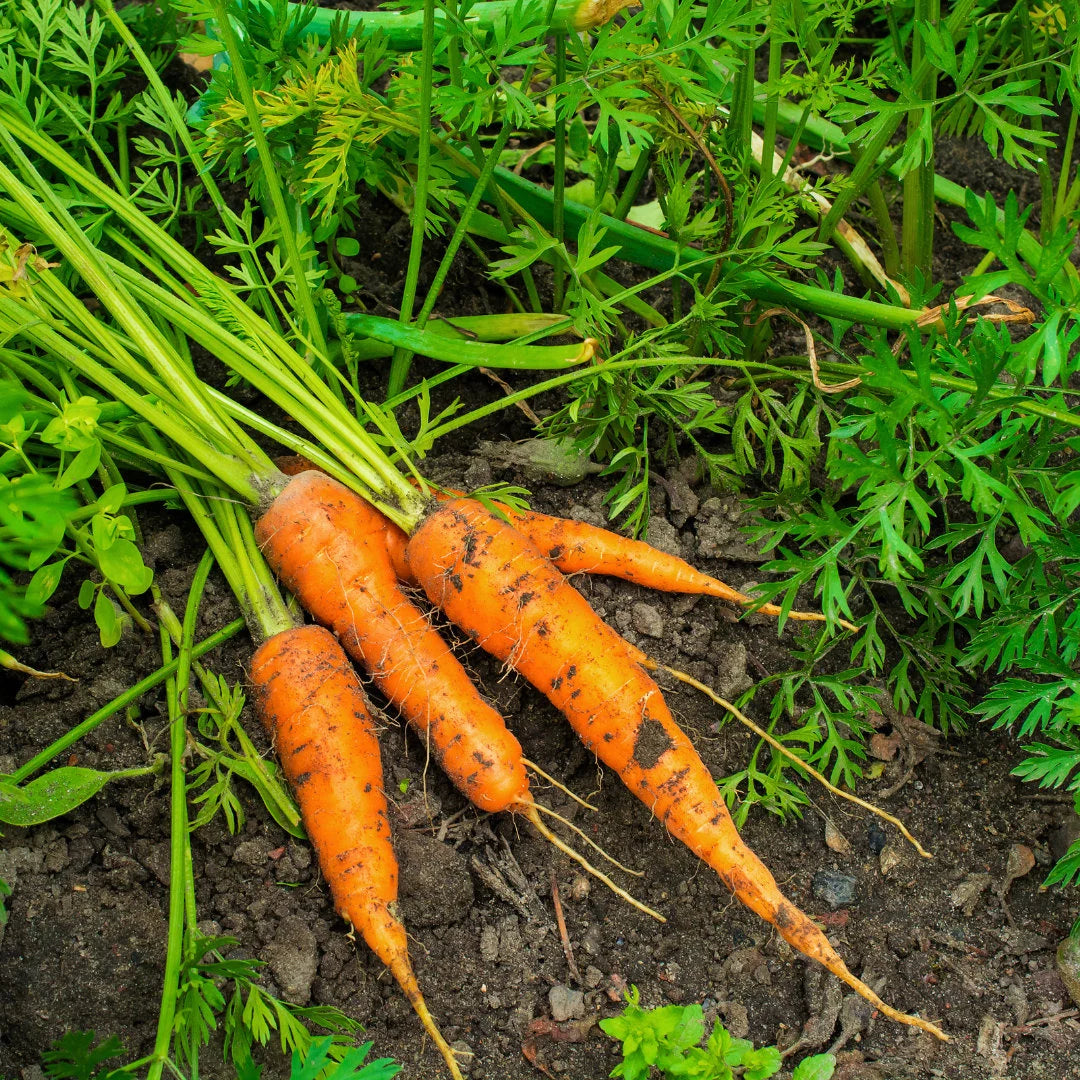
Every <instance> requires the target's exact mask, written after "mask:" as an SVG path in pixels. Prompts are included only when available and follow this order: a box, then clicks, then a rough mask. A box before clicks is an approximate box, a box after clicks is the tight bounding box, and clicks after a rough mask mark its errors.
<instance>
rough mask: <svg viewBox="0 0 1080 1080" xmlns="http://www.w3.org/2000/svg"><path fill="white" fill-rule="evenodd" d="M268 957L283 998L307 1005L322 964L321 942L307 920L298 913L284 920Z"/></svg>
mask: <svg viewBox="0 0 1080 1080" xmlns="http://www.w3.org/2000/svg"><path fill="white" fill-rule="evenodd" d="M264 956H265V958H266V961H267V963H268V964H269V965H270V970H271V971H272V972H273V973H274V979H275V980H276V981H277V984H278V986H280V987H281V995H282V997H284V998H285V1000H286V1001H289V1002H291V1003H292V1004H293V1005H306V1004H307V1003H308V1002H309V1001H310V1000H311V984H312V983H313V982H314V981H315V972H316V970H317V969H318V964H319V950H318V944H317V942H316V941H315V935H314V934H313V933H312V932H311V930H310V929H309V928H308V925H307V923H306V922H305V921H304V920H303V919H299V918H297V917H295V916H290V917H289V918H286V919H282V920H281V922H280V924H279V925H278V931H277V934H276V935H275V937H274V940H273V941H272V942H270V944H269V945H268V946H267V947H266V949H265V950H264Z"/></svg>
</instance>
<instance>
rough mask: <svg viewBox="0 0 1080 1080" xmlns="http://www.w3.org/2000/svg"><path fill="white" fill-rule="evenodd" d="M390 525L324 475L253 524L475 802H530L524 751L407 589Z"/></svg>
mask: <svg viewBox="0 0 1080 1080" xmlns="http://www.w3.org/2000/svg"><path fill="white" fill-rule="evenodd" d="M386 524H387V521H386V519H385V518H384V517H383V515H381V514H380V513H379V512H378V511H377V510H375V509H374V507H372V506H371V505H370V504H369V503H367V502H366V501H365V500H364V499H361V498H360V496H359V495H356V494H354V493H353V492H351V491H349V489H348V488H346V487H345V486H344V485H342V484H339V483H338V482H337V481H336V480H333V479H332V478H331V477H329V476H327V475H326V474H325V473H320V472H310V471H309V472H304V473H301V474H299V475H297V476H294V477H293V479H292V481H291V482H290V483H289V486H288V487H287V488H286V489H285V491H284V492H282V494H281V495H279V496H278V497H277V498H276V499H275V500H274V502H273V504H272V505H271V507H270V508H269V510H267V511H266V513H264V514H263V516H262V517H261V518H260V519H259V521H258V522H257V523H256V526H255V535H256V538H257V539H258V541H259V546H260V548H261V549H262V552H263V554H264V555H265V557H266V560H267V562H268V563H269V564H270V566H271V567H272V568H273V570H274V572H275V573H276V574H277V575H278V577H279V578H280V579H281V580H282V582H283V583H284V584H285V586H286V588H288V589H289V591H290V592H292V593H293V594H294V595H296V596H297V597H298V598H299V600H300V602H301V603H302V604H303V605H304V607H305V608H306V609H307V610H308V612H309V613H310V614H311V615H312V616H313V617H314V618H315V619H316V620H317V621H318V622H320V623H322V624H323V625H324V626H327V627H329V628H330V629H331V630H333V631H334V633H335V634H337V636H338V638H339V639H340V640H341V644H342V645H343V646H344V648H345V651H346V652H347V653H348V654H349V655H350V656H351V657H352V658H353V659H354V660H356V661H357V662H358V663H360V664H362V665H363V666H364V667H365V668H366V669H367V671H368V672H369V673H370V674H371V676H372V678H373V680H374V682H375V685H376V686H378V688H379V689H380V690H381V691H382V693H383V694H384V695H385V696H386V697H387V698H388V699H389V700H390V701H392V702H393V703H394V705H395V706H397V708H398V709H399V710H400V711H401V714H402V715H403V716H404V717H405V719H406V720H407V721H408V722H409V723H410V724H411V725H412V726H413V727H414V728H415V729H416V730H417V731H418V732H419V733H420V735H421V737H422V738H423V739H424V740H425V744H426V745H428V746H429V747H430V748H431V751H432V753H433V755H434V757H435V759H436V760H437V761H438V763H439V765H440V766H441V767H442V769H443V770H444V771H445V772H446V774H447V775H448V776H449V777H450V778H451V779H452V780H453V781H454V783H455V784H456V785H457V786H458V788H459V789H460V790H461V792H462V794H463V795H465V797H466V798H468V799H469V800H470V801H471V802H472V803H474V804H475V805H476V806H478V807H480V808H481V809H482V810H487V811H490V812H492V813H495V812H498V811H501V810H507V809H510V808H512V807H514V806H515V805H517V804H519V803H524V802H529V801H531V795H530V794H529V778H528V776H527V774H526V772H525V765H524V763H523V761H522V754H521V745H520V744H519V743H518V741H517V739H515V738H514V736H513V735H512V734H511V733H510V731H509V730H508V729H507V727H506V723H505V722H504V720H503V718H502V717H501V716H500V715H499V713H498V712H497V711H496V710H495V709H493V708H492V707H491V706H490V705H489V704H488V703H487V702H486V701H484V699H483V698H482V697H481V696H480V693H479V691H478V690H477V689H476V687H475V685H474V684H473V682H472V680H471V679H470V678H469V676H468V675H467V674H466V672H465V669H464V668H463V667H462V666H461V663H460V662H459V661H458V659H457V657H455V656H454V654H453V652H451V650H450V648H449V646H448V645H447V644H446V642H445V641H443V639H442V638H441V637H440V636H439V634H438V633H437V632H436V631H435V629H434V628H433V627H432V626H431V624H430V623H429V622H428V619H427V617H426V616H425V615H424V613H423V612H421V611H420V609H419V608H417V607H416V605H415V604H413V603H412V601H411V600H409V598H408V597H407V596H406V595H405V594H404V593H403V592H402V591H401V589H400V587H399V585H398V582H397V578H396V576H395V574H394V571H393V567H392V566H391V563H390V558H389V555H388V554H387V550H386V544H385V539H384V537H385V525H386Z"/></svg>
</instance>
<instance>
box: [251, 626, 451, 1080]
mask: <svg viewBox="0 0 1080 1080" xmlns="http://www.w3.org/2000/svg"><path fill="white" fill-rule="evenodd" d="M251 681H252V684H253V686H254V691H255V693H254V699H255V706H256V709H257V711H258V714H259V717H260V719H261V720H262V722H263V724H264V726H265V727H266V730H267V732H268V733H269V735H270V737H271V739H272V740H273V742H274V745H275V746H276V748H277V753H278V757H279V758H280V759H281V765H282V768H283V769H284V771H285V775H286V776H287V777H288V779H289V783H290V784H291V785H292V787H293V790H294V791H295V793H296V799H297V802H298V803H299V804H300V810H301V813H302V814H303V819H304V825H305V827H306V828H307V832H308V836H309V837H310V838H311V842H312V844H314V846H315V851H316V854H317V856H318V859H319V866H320V868H321V870H322V874H323V877H324V878H325V879H326V882H327V884H328V885H329V886H330V893H331V895H332V896H333V898H334V906H335V907H336V908H337V910H338V912H339V913H340V914H341V915H342V916H343V917H344V918H345V919H347V920H348V921H349V922H350V923H351V924H352V926H353V927H354V928H355V929H356V930H359V931H360V934H361V936H362V937H363V939H364V941H365V942H366V943H367V945H368V947H369V948H370V949H371V951H372V952H374V953H375V955H376V956H377V957H378V958H379V959H380V960H381V961H382V962H383V963H384V964H385V965H386V966H387V967H388V968H389V969H390V971H391V973H392V974H393V976H394V978H395V979H396V980H397V982H398V984H399V985H400V987H401V989H402V990H403V991H404V993H405V996H406V997H407V998H408V999H409V1003H410V1004H411V1005H412V1007H413V1009H415V1010H416V1014H417V1016H418V1017H419V1018H420V1021H421V1023H422V1024H423V1025H424V1028H425V1030H426V1031H427V1033H428V1034H429V1035H430V1036H431V1038H432V1040H433V1041H434V1043H435V1045H436V1046H437V1047H438V1048H439V1052H440V1053H441V1054H442V1056H443V1059H444V1060H445V1061H446V1065H447V1068H449V1070H450V1073H451V1075H452V1076H453V1077H454V1078H455V1080H461V1071H460V1069H459V1067H458V1064H457V1061H456V1060H455V1059H454V1052H453V1051H452V1050H451V1049H450V1046H449V1044H448V1043H447V1042H446V1040H445V1039H444V1038H443V1036H442V1034H441V1032H440V1031H439V1029H438V1027H437V1026H436V1025H435V1021H434V1020H433V1019H432V1016H431V1013H430V1012H429V1011H428V1007H427V1005H426V1003H425V1002H424V998H423V995H422V994H421V992H420V987H419V985H418V984H417V981H416V976H415V974H414V973H413V970H412V965H411V964H410V962H409V955H408V943H407V939H406V934H405V927H404V926H403V925H402V923H401V921H400V920H399V919H398V918H397V916H396V915H395V913H394V908H395V905H396V902H397V892H398V865H397V859H396V858H395V856H394V848H393V845H392V843H391V839H390V822H389V819H388V818H387V810H386V796H385V795H384V793H383V788H382V783H383V778H382V765H381V762H380V757H379V743H378V740H377V738H376V736H375V727H374V724H373V723H372V719H371V714H370V712H369V711H368V707H367V702H366V701H365V699H364V693H363V690H361V688H360V683H359V681H358V680H357V678H356V673H355V672H354V671H353V669H352V665H351V664H350V663H349V661H348V658H347V657H346V656H345V654H344V653H343V652H342V649H341V646H340V645H339V644H338V642H337V641H336V640H335V639H334V637H333V635H332V634H330V633H329V632H328V631H326V630H324V629H323V628H322V627H319V626H303V627H296V628H293V629H290V630H284V631H282V632H281V633H278V634H275V635H274V636H273V637H271V638H269V639H268V640H267V641H266V642H264V644H263V645H262V646H261V647H260V648H259V650H258V652H256V654H255V656H254V658H253V660H252V662H251Z"/></svg>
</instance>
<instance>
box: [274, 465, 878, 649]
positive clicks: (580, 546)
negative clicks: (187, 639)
mask: <svg viewBox="0 0 1080 1080" xmlns="http://www.w3.org/2000/svg"><path fill="white" fill-rule="evenodd" d="M276 464H277V466H278V468H280V469H281V471H282V472H285V473H288V474H289V475H290V476H291V475H295V473H296V472H297V471H299V470H301V469H303V468H304V467H310V465H311V463H310V462H309V461H307V459H306V458H303V457H300V456H299V455H297V456H295V457H290V458H278V459H277V461H276ZM434 494H435V498H437V499H439V500H441V501H444V502H445V501H448V500H450V499H454V498H461V497H463V495H464V493H463V492H460V491H452V490H450V489H447V490H446V491H437V492H435V493H434ZM496 505H497V506H498V507H499V509H500V510H501V511H502V512H503V513H505V514H506V516H507V517H508V518H509V519H510V520H511V521H512V522H513V524H514V527H515V528H516V529H517V530H518V532H520V533H523V534H524V535H525V536H527V537H528V538H529V539H530V540H531V541H532V542H533V543H534V544H535V545H536V546H537V547H538V548H539V549H540V550H541V551H542V552H543V553H544V554H545V555H546V556H547V557H548V558H549V559H550V560H551V561H552V562H553V563H554V564H555V565H556V566H557V567H558V568H559V569H560V570H561V571H562V572H563V573H564V574H568V575H572V574H602V575H604V576H605V577H615V578H621V579H622V580H623V581H632V582H633V583H634V584H635V585H641V586H643V587H644V588H646V589H654V590H655V591H656V592H672V593H689V594H691V595H693V596H715V597H717V598H718V599H720V600H724V601H726V602H727V603H729V604H736V605H738V606H740V607H745V606H747V605H749V604H753V603H754V599H753V597H751V596H747V595H746V593H743V592H739V590H738V589H733V588H732V587H731V586H730V585H727V584H725V583H724V582H723V581H721V580H720V579H719V578H714V577H711V576H710V575H709V574H703V573H702V572H701V571H700V570H698V569H696V568H695V567H693V566H691V564H690V563H688V562H687V561H686V560H685V559H680V558H679V557H678V556H677V555H670V554H668V553H667V552H665V551H660V550H659V549H657V548H654V547H653V546H652V545H651V544H646V543H644V542H643V541H641V540H632V539H630V538H629V537H626V536H621V535H620V534H619V533H616V532H612V531H611V530H610V529H601V528H599V527H598V526H596V525H589V524H587V523H586V522H584V521H574V520H572V519H570V518H561V517H556V516H554V515H552V514H541V513H539V512H538V511H536V510H515V509H512V508H511V507H509V506H505V505H502V504H498V503H497V504H496ZM383 522H384V528H385V530H386V534H385V535H386V548H387V551H388V552H389V553H390V560H391V562H392V563H393V565H394V570H395V572H396V573H397V575H398V580H399V581H401V582H402V584H405V585H416V584H417V582H416V581H415V579H414V578H413V576H412V571H411V570H410V569H409V566H408V562H407V560H406V558H405V546H406V544H408V541H409V537H408V534H407V533H405V532H404V531H403V530H402V529H399V528H398V527H397V526H396V525H395V524H394V523H393V522H391V521H389V520H387V519H385V518H384V519H383ZM781 610H782V609H781V608H780V607H779V606H777V605H776V604H762V605H761V607H760V608H758V611H760V612H761V613H762V614H763V615H772V616H778V615H780V613H781ZM788 618H789V619H794V620H795V621H803V622H822V621H824V616H823V615H821V614H819V613H818V612H813V611H789V612H788ZM837 621H838V623H839V624H840V625H841V626H842V627H843V628H844V629H845V630H852V631H857V630H858V627H857V626H855V625H854V624H853V623H850V622H847V621H846V620H844V619H839V620H837Z"/></svg>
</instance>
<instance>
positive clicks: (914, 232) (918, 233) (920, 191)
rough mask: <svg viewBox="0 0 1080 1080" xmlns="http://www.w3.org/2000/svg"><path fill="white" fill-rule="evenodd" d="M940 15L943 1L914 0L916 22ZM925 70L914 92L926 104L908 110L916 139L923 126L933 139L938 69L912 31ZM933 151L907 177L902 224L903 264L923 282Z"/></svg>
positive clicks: (930, 244)
mask: <svg viewBox="0 0 1080 1080" xmlns="http://www.w3.org/2000/svg"><path fill="white" fill-rule="evenodd" d="M940 18H941V9H940V0H915V11H914V19H915V24H916V26H918V24H920V23H922V24H925V25H926V26H930V27H934V28H936V27H937V24H938V21H939V20H940ZM924 68H925V69H926V75H925V78H923V79H921V80H919V81H918V82H916V83H915V84H914V91H915V93H917V94H919V95H920V96H921V97H922V98H923V100H924V101H925V102H926V104H922V105H919V106H918V107H916V108H914V109H911V110H909V112H908V114H907V137H908V138H909V139H911V138H913V137H914V135H915V132H916V131H917V130H918V129H919V128H920V127H922V126H923V125H925V126H927V127H929V128H930V139H931V140H933V125H934V106H933V104H932V102H933V99H934V97H935V95H936V94H937V72H936V70H934V69H933V68H932V67H930V66H929V65H928V63H927V61H926V58H925V49H924V47H923V39H922V37H921V36H920V35H919V34H918V32H917V31H913V33H912V39H911V69H912V71H921V70H923V69H924ZM933 184H934V150H933V143H932V141H931V144H930V145H929V146H927V147H926V148H925V150H924V153H923V157H922V160H921V161H920V162H919V163H918V164H917V165H916V166H915V167H914V168H913V169H912V170H911V171H910V172H909V173H908V174H907V175H906V176H905V177H904V181H903V185H904V209H903V221H902V223H901V249H900V250H901V265H902V267H903V272H904V275H905V276H906V277H907V279H908V281H914V279H915V275H916V273H919V274H921V275H922V278H923V281H924V282H927V283H928V282H929V281H930V279H931V276H932V265H931V264H932V261H933V250H934V187H933Z"/></svg>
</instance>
